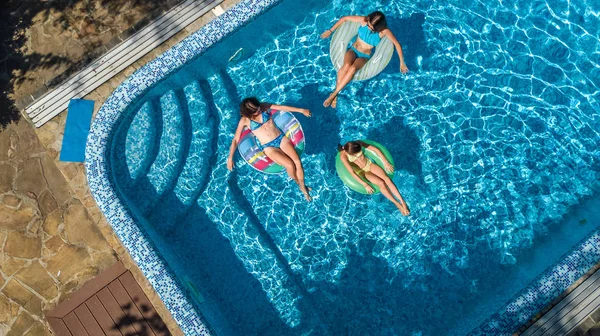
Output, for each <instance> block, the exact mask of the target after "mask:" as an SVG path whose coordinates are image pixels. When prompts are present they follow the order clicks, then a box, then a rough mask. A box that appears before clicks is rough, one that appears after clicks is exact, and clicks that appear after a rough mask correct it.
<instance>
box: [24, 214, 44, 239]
mask: <svg viewBox="0 0 600 336" xmlns="http://www.w3.org/2000/svg"><path fill="white" fill-rule="evenodd" d="M43 223H44V221H43V220H42V219H41V218H39V217H37V218H34V219H33V222H32V223H31V224H29V229H27V232H29V233H31V234H32V235H36V236H37V235H38V234H40V233H41V231H42V224H43Z"/></svg>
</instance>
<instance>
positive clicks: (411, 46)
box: [383, 13, 431, 74]
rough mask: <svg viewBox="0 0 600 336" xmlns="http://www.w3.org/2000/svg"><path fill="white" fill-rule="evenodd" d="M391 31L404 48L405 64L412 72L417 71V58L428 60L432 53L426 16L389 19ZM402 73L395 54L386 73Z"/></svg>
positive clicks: (386, 68) (418, 15) (417, 14)
mask: <svg viewBox="0 0 600 336" xmlns="http://www.w3.org/2000/svg"><path fill="white" fill-rule="evenodd" d="M387 23H388V27H389V29H390V30H391V31H392V32H393V33H394V36H396V39H398V42H400V45H401V46H402V54H403V55H404V63H406V66H407V67H408V69H409V70H410V71H417V69H418V65H417V58H418V57H422V58H423V59H427V58H428V57H429V56H430V55H431V51H430V50H429V48H428V46H427V41H426V40H425V33H424V31H423V24H424V23H425V14H423V13H415V14H413V15H411V16H410V17H409V18H395V17H387ZM399 71H400V60H399V59H398V55H397V54H396V53H395V52H394V55H393V56H392V60H391V61H390V64H388V66H387V67H385V69H384V70H383V72H384V73H389V74H397V73H399Z"/></svg>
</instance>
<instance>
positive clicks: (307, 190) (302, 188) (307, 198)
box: [300, 185, 312, 202]
mask: <svg viewBox="0 0 600 336" xmlns="http://www.w3.org/2000/svg"><path fill="white" fill-rule="evenodd" d="M300 191H302V193H303V194H304V198H306V200H307V201H309V202H310V201H312V197H311V196H310V194H309V192H310V191H312V188H310V187H307V186H306V185H305V186H304V187H300Z"/></svg>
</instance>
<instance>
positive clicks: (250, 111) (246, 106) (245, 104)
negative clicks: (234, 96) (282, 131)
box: [240, 97, 260, 118]
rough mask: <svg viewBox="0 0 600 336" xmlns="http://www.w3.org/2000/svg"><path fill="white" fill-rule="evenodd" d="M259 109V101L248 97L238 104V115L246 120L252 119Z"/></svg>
mask: <svg viewBox="0 0 600 336" xmlns="http://www.w3.org/2000/svg"><path fill="white" fill-rule="evenodd" d="M259 108H260V101H259V100H258V99H257V98H256V97H248V98H245V99H244V100H242V102H241V103H240V114H241V115H243V116H244V117H246V118H250V117H252V116H253V115H254V114H255V113H256V112H257V111H258V109H259Z"/></svg>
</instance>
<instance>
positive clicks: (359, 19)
mask: <svg viewBox="0 0 600 336" xmlns="http://www.w3.org/2000/svg"><path fill="white" fill-rule="evenodd" d="M346 21H353V22H358V23H363V22H364V21H365V17H364V16H358V15H348V16H342V18H341V19H339V20H338V22H336V23H335V24H334V25H333V27H331V28H329V29H327V30H326V31H324V32H323V34H321V38H322V39H325V38H328V37H329V36H331V34H333V31H334V30H336V29H338V27H339V26H341V25H342V23H344V22H346Z"/></svg>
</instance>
